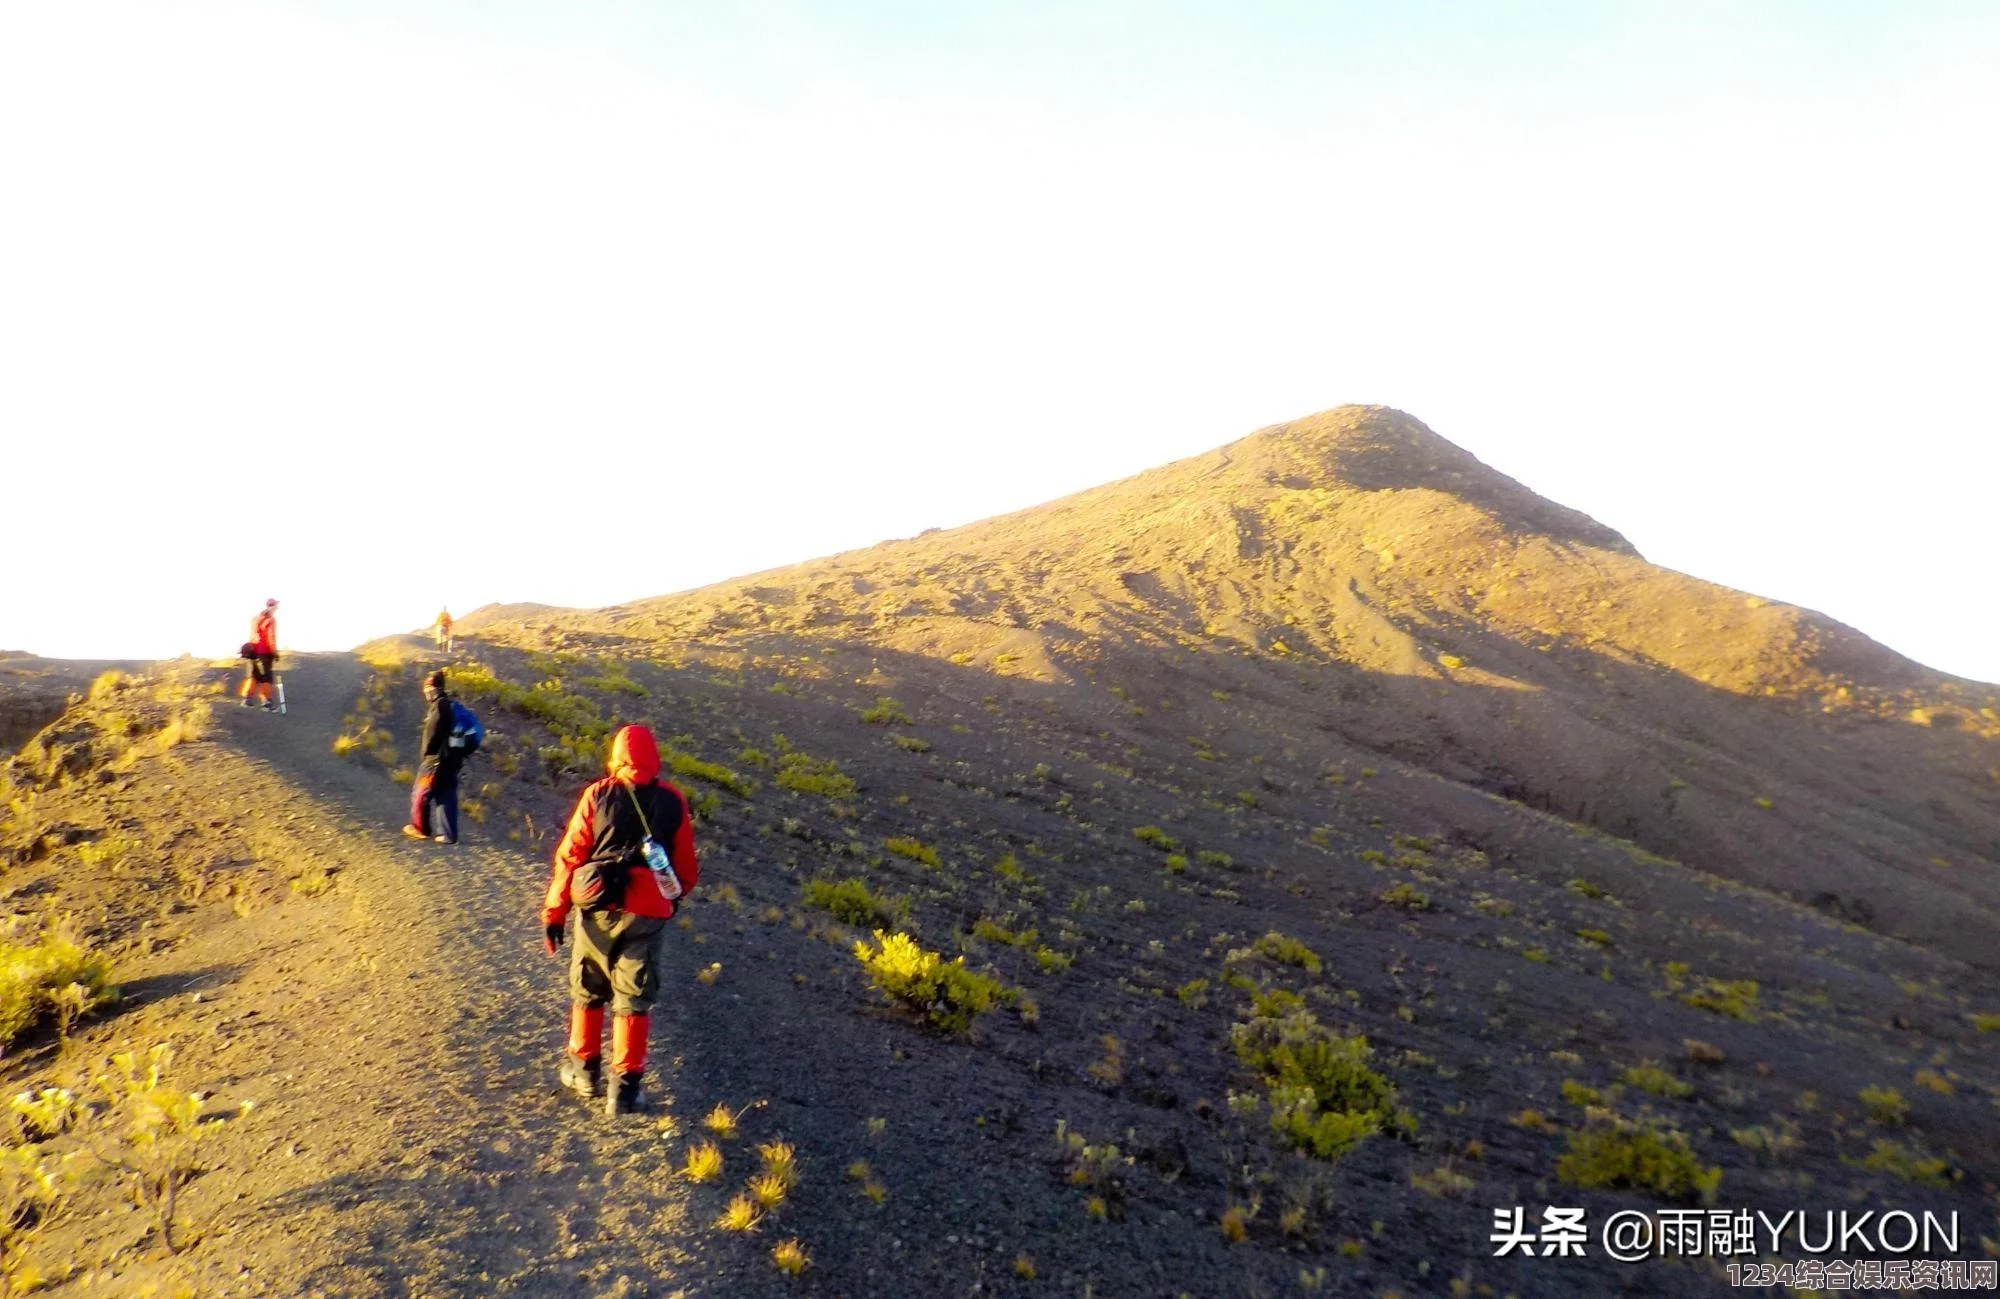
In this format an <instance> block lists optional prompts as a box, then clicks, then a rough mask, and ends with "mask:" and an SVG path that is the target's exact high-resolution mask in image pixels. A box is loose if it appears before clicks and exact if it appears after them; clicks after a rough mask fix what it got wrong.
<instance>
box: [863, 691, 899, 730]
mask: <svg viewBox="0 0 2000 1299" xmlns="http://www.w3.org/2000/svg"><path fill="white" fill-rule="evenodd" d="M861 720H862V721H863V722H865V723H867V724H868V725H870V726H908V725H910V715H909V714H908V713H906V712H904V711H903V706H902V705H901V704H899V703H897V702H896V701H895V700H893V699H888V698H882V699H877V700H876V701H875V706H874V707H873V708H864V709H862V710H861Z"/></svg>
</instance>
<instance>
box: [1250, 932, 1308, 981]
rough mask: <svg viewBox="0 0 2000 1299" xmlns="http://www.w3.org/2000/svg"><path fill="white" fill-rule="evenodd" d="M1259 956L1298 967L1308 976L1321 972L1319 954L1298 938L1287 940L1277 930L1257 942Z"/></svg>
mask: <svg viewBox="0 0 2000 1299" xmlns="http://www.w3.org/2000/svg"><path fill="white" fill-rule="evenodd" d="M1256 950H1257V952H1258V954H1259V955H1262V956H1267V957H1269V958H1270V959H1272V960H1274V961H1276V962H1278V964H1280V965H1296V966H1297V967H1299V968H1300V969H1302V970H1304V971H1305V972H1306V973H1308V974H1318V973H1319V971H1320V962H1319V953H1317V952H1315V951H1313V949H1312V948H1310V947H1307V946H1306V945H1305V944H1304V943H1302V942H1300V941H1299V940H1298V939H1296V938H1287V937H1285V936H1284V935H1283V934H1281V933H1279V932H1278V931H1277V930H1275V929H1274V930H1272V931H1271V932H1270V933H1267V934H1265V935H1264V936H1263V937H1262V938H1260V939H1258V940H1257V943H1256Z"/></svg>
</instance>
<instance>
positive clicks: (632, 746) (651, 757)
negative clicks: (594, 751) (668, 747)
mask: <svg viewBox="0 0 2000 1299" xmlns="http://www.w3.org/2000/svg"><path fill="white" fill-rule="evenodd" d="M604 769H605V771H606V773H607V774H609V775H611V776H614V777H616V778H617V779H619V780H623V781H627V782H629V783H631V784H634V785H650V784H652V783H653V782H654V781H655V780H657V779H659V775H660V748H659V746H658V745H657V744H655V743H654V742H653V733H652V732H651V731H649V730H647V729H646V728H645V727H643V726H622V727H620V728H619V729H618V734H616V735H614V736H612V737H611V755H610V756H609V757H608V758H607V759H605V763H604Z"/></svg>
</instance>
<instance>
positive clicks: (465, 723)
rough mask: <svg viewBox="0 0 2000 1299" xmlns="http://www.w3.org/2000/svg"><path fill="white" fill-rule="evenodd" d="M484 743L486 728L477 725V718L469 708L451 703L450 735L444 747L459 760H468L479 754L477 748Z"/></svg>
mask: <svg viewBox="0 0 2000 1299" xmlns="http://www.w3.org/2000/svg"><path fill="white" fill-rule="evenodd" d="M485 742H486V728H485V727H484V726H481V725H480V724H479V718H478V717H477V716H475V715H474V714H473V711H472V710H471V709H470V708H467V707H466V706H465V705H464V704H461V703H459V702H458V700H456V699H454V700H452V701H451V735H450V736H449V737H447V738H446V740H445V746H446V747H447V748H449V749H450V750H451V751H452V752H453V753H456V754H457V755H458V756H459V757H461V758H469V757H471V756H472V755H473V754H475V753H477V752H479V746H480V745H482V744H484V743H485Z"/></svg>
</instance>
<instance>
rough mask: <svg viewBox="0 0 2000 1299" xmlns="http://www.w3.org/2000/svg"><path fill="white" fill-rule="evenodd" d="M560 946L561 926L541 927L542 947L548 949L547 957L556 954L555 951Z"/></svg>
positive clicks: (561, 942)
mask: <svg viewBox="0 0 2000 1299" xmlns="http://www.w3.org/2000/svg"><path fill="white" fill-rule="evenodd" d="M562 945H563V926H561V925H543V926H542V946H543V947H546V948H548V949H549V955H550V956H554V955H555V954H556V949H557V948H558V947H561V946H562Z"/></svg>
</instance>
